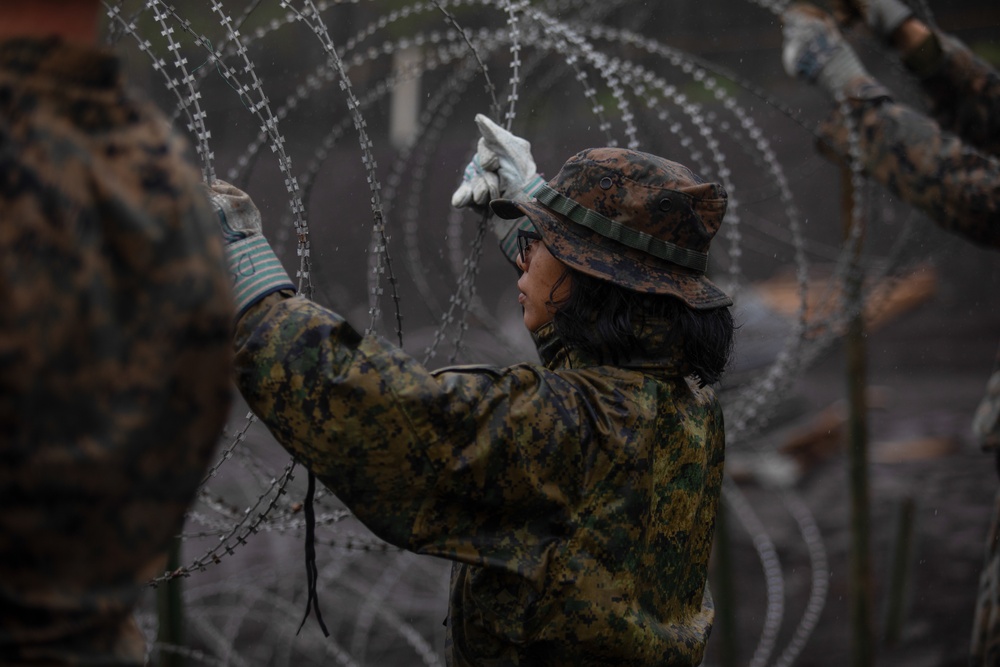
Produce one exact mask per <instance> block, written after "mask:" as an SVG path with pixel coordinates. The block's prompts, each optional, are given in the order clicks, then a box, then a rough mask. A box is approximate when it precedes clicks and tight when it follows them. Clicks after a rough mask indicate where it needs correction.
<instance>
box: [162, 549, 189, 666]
mask: <svg viewBox="0 0 1000 667" xmlns="http://www.w3.org/2000/svg"><path fill="white" fill-rule="evenodd" d="M180 550H181V540H180V538H179V537H175V538H174V539H173V542H171V544H170V552H169V553H168V554H167V570H168V571H170V572H172V571H174V570H175V569H177V568H178V567H180V560H181V559H180ZM156 606H157V612H158V615H159V621H160V623H159V628H158V629H157V631H156V641H157V642H159V643H161V644H170V645H171V646H181V645H183V643H184V603H183V600H182V599H181V580H180V577H174V578H173V579H169V580H167V581H166V582H164V583H163V584H160V586H159V588H157V589H156ZM159 654H160V655H159V661H158V663H157V664H158V665H159V666H160V667H182V666H183V664H184V658H183V656H181V655H179V654H177V653H175V652H173V651H163V650H161V651H159Z"/></svg>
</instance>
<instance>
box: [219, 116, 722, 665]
mask: <svg viewBox="0 0 1000 667" xmlns="http://www.w3.org/2000/svg"><path fill="white" fill-rule="evenodd" d="M477 122H478V123H479V125H480V129H481V131H482V132H483V139H482V140H481V142H480V149H479V151H478V153H477V156H476V159H475V160H474V161H473V162H472V163H470V165H469V168H468V169H467V171H466V182H465V183H463V185H462V186H461V188H460V189H459V191H457V192H456V195H455V199H454V201H453V203H455V204H456V205H458V206H465V205H485V204H486V203H487V202H488V201H489V200H490V199H491V198H492V197H496V196H498V195H501V194H504V195H508V196H509V195H516V196H517V197H519V198H518V199H515V200H511V199H506V200H493V201H492V206H493V210H494V211H495V212H496V213H497V214H498V215H499V216H500V218H501V219H500V220H499V221H497V227H496V229H495V231H497V233H498V235H499V236H500V237H501V239H502V241H503V243H502V247H503V248H505V249H506V253H507V256H508V258H510V259H511V260H512V261H514V262H515V263H516V265H517V266H518V267H519V268H520V269H522V271H523V273H522V274H521V277H520V279H519V281H518V288H519V290H520V292H521V295H520V297H519V300H520V301H521V303H522V305H523V307H524V321H525V325H526V326H527V327H528V329H529V330H531V331H532V335H533V336H534V339H535V342H536V345H537V347H538V353H539V356H540V357H541V361H542V363H541V364H533V363H522V364H517V365H514V366H511V367H508V368H494V367H486V366H466V367H454V368H447V369H443V370H439V371H436V372H429V371H428V370H426V369H425V368H423V367H422V366H421V365H420V364H418V363H417V362H416V361H414V360H413V359H412V358H410V357H409V356H407V355H406V354H405V353H403V352H402V351H400V350H399V349H397V348H395V347H393V346H392V345H390V344H388V343H386V342H385V341H383V340H381V339H379V338H376V337H361V336H360V335H358V334H357V333H355V331H354V330H353V329H352V328H351V327H350V326H349V325H348V324H347V323H346V322H345V321H344V320H343V319H341V318H340V317H339V316H338V315H336V314H335V313H332V312H330V311H329V310H326V309H324V308H322V307H320V306H318V305H316V304H314V303H311V302H309V301H307V300H305V299H303V298H301V297H298V296H294V295H293V293H292V291H291V289H290V288H291V284H290V282H289V281H288V278H287V276H285V275H284V273H283V271H282V270H281V268H280V265H279V264H278V262H277V259H276V258H275V257H274V255H273V253H272V252H271V251H270V249H269V247H268V246H267V242H266V241H265V240H264V238H263V236H260V234H259V232H260V226H259V219H258V216H257V214H256V213H254V212H253V211H255V207H253V206H252V203H251V202H249V199H248V198H246V195H244V194H243V193H240V192H239V191H238V190H235V189H234V188H231V186H227V185H225V184H221V183H219V184H216V186H215V189H216V199H217V204H218V206H219V207H220V209H221V210H222V211H223V212H224V216H223V217H225V218H226V219H227V220H228V223H227V225H226V227H225V233H226V237H227V241H229V245H228V246H227V255H228V256H229V258H230V262H231V265H232V267H233V270H234V271H237V272H238V273H240V277H239V278H238V280H237V286H236V292H237V302H238V308H239V309H240V311H241V317H240V319H239V320H238V325H237V335H236V348H237V354H236V365H237V383H238V385H239V387H240V389H241V390H242V392H243V395H244V397H245V398H246V399H247V401H248V403H249V404H250V406H251V407H252V409H253V410H254V412H256V413H257V414H258V415H259V416H260V417H261V419H262V420H263V421H264V422H265V423H266V424H267V425H268V427H269V428H270V429H271V431H272V433H273V434H274V435H275V437H276V438H277V439H278V441H279V442H281V443H282V444H283V445H284V446H285V447H286V448H287V449H288V450H289V451H290V452H292V454H293V455H294V456H295V457H296V458H297V459H299V460H300V461H302V462H303V463H304V464H305V465H307V466H308V467H309V469H310V470H311V471H313V472H314V473H315V474H316V475H317V476H318V477H319V479H320V480H322V482H323V483H324V484H326V485H327V486H328V487H329V488H330V489H331V490H333V491H334V492H335V493H336V494H337V495H338V497H340V499H341V500H343V501H344V502H345V503H346V505H347V506H348V507H350V508H351V509H352V510H353V511H354V513H355V514H356V515H357V516H358V518H360V519H361V520H362V521H363V522H364V523H365V524H366V525H367V526H368V527H369V528H371V529H372V530H373V531H374V532H375V533H376V534H377V535H379V536H380V537H382V538H383V539H385V540H387V541H388V542H390V543H392V544H396V545H398V546H401V547H403V548H406V549H409V550H411V551H414V552H416V553H420V554H430V555H434V556H439V557H442V558H447V559H450V560H453V561H456V563H457V565H456V567H455V569H454V571H453V577H452V586H451V599H450V605H449V607H450V610H449V619H448V637H447V641H446V644H447V646H448V649H447V659H448V662H449V664H452V665H456V666H460V665H461V666H472V665H475V666H477V667H488V666H491V665H517V664H531V665H574V666H580V665H608V664H628V665H696V664H698V663H700V662H701V658H702V655H703V652H704V648H705V643H706V640H707V638H708V634H709V631H710V629H711V625H712V620H713V615H714V609H713V606H712V601H711V596H710V595H709V592H708V588H707V584H706V578H707V567H708V559H709V553H710V550H711V542H712V531H713V526H714V521H715V513H716V508H717V503H718V499H719V493H720V484H721V479H722V465H723V457H724V441H725V437H724V433H723V420H722V413H721V410H720V406H719V404H718V402H717V400H716V398H715V395H714V393H713V391H712V390H711V389H710V388H709V387H707V386H705V385H704V382H705V381H709V382H712V381H715V380H717V379H718V377H719V375H720V374H721V372H722V370H723V368H724V367H725V365H726V363H727V361H728V358H729V353H730V351H731V345H732V338H733V322H732V317H731V315H730V313H729V309H728V306H729V305H730V304H731V301H730V299H729V297H727V296H726V295H725V294H724V293H722V292H721V291H720V290H719V289H718V288H717V287H716V286H714V285H713V284H712V283H711V282H709V281H708V280H707V278H705V276H704V271H705V268H706V265H707V261H708V255H707V253H708V249H709V243H710V241H711V238H712V237H713V235H714V234H715V233H716V231H717V230H718V228H719V225H720V224H721V222H722V217H723V214H724V212H725V208H726V193H725V191H724V190H723V189H722V188H721V186H719V185H717V184H714V183H702V182H701V181H700V180H699V179H698V178H697V177H696V176H694V175H693V174H692V173H691V172H690V171H688V170H687V169H686V168H685V167H683V166H681V165H679V164H676V163H673V162H670V161H667V160H664V159H662V158H658V157H655V156H651V155H647V154H644V153H638V152H634V151H626V150H622V149H591V150H588V151H584V152H582V153H579V154H578V155H576V156H574V157H573V158H571V159H570V160H569V161H568V162H567V163H566V164H565V165H564V166H563V168H562V170H561V171H560V172H559V174H558V175H556V176H555V178H553V179H552V180H551V181H550V182H549V183H548V184H545V183H543V182H542V181H541V179H540V178H539V177H537V175H536V174H535V166H534V161H533V160H532V159H531V157H530V151H529V148H528V143H527V142H526V141H524V140H523V139H519V138H517V137H514V136H513V135H511V134H510V133H508V132H506V131H505V130H503V129H502V128H499V127H497V126H496V125H495V124H493V123H492V122H491V121H489V120H488V119H485V118H483V117H477ZM526 192H530V193H531V194H533V195H534V196H535V197H536V198H537V201H534V202H532V201H529V200H528V198H527V195H526V194H525V193H526ZM525 215H527V218H525V217H523V216H525ZM251 219H252V220H253V222H252V223H248V222H247V220H251ZM518 219H520V224H517V223H516V222H515V221H516V220H518ZM612 238H617V239H619V240H620V242H618V241H613V240H611V239H612ZM251 267H253V268H251ZM275 290H280V291H277V292H275ZM267 294H269V296H265V295H267ZM581 304H586V305H585V306H583V305H581ZM630 308H631V310H630ZM639 312H643V313H644V315H645V317H633V318H631V319H630V318H629V315H630V314H635V313H639ZM574 317H575V318H577V319H573V318H574ZM616 317H620V319H619V320H618V321H612V320H614V319H615V318H616ZM595 318H596V319H597V320H598V322H597V323H596V324H595ZM601 323H611V324H612V325H613V326H616V327H618V329H617V332H618V333H619V334H622V337H621V340H620V345H618V344H617V343H618V341H617V340H607V339H602V338H601V334H599V333H597V330H598V328H599V326H598V324H601ZM694 327H699V328H698V329H697V330H698V331H699V332H700V334H701V336H695V335H693V332H694V330H695V328H694ZM595 341H598V342H595ZM588 343H589V345H588ZM706 356H707V357H710V359H709V360H708V361H707V362H706ZM696 376H697V377H698V378H700V380H701V381H700V382H699V381H698V379H696Z"/></svg>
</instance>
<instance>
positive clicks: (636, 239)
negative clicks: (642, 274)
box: [532, 183, 708, 273]
mask: <svg viewBox="0 0 1000 667" xmlns="http://www.w3.org/2000/svg"><path fill="white" fill-rule="evenodd" d="M532 194H534V196H535V199H536V200H537V201H538V203H540V204H544V205H545V206H547V207H548V208H551V209H552V210H553V211H556V212H557V213H562V214H563V215H565V216H566V217H567V218H569V219H570V220H572V221H573V222H575V223H577V224H578V225H583V226H584V227H586V228H587V229H590V230H591V231H594V232H597V233H598V234H600V235H601V236H604V237H605V238H609V239H611V240H612V241H618V242H619V243H621V244H623V245H627V246H628V247H629V248H635V249H636V250H641V251H642V252H645V253H648V254H650V255H652V256H654V257H659V258H660V259H663V260H666V261H668V262H671V263H673V264H679V265H680V266H685V267H687V268H689V269H693V270H695V271H698V272H699V273H705V271H706V270H707V269H708V253H704V252H698V251H696V250H688V249H687V248H681V247H680V246H678V245H675V244H673V243H670V242H669V241H663V240H661V239H658V238H656V237H654V236H650V235H649V234H646V233H645V232H640V231H637V230H635V229H630V228H629V227H626V226H625V225H622V224H619V223H617V222H615V221H614V220H610V219H608V218H605V217H604V216H603V215H601V214H600V213H598V212H597V211H593V210H591V209H589V208H587V207H585V206H583V205H581V204H579V203H578V202H575V201H573V200H572V199H570V198H569V197H566V196H564V195H561V194H559V193H558V192H557V191H556V190H554V189H553V188H551V187H550V186H549V185H548V184H545V183H543V184H541V185H540V186H539V187H538V188H537V189H536V190H535V191H534V192H533V193H532Z"/></svg>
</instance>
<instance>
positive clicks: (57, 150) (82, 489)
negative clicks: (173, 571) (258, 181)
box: [0, 0, 233, 666]
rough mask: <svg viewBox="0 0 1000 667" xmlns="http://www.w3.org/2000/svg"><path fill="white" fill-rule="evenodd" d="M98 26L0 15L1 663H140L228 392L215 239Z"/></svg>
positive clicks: (194, 181) (198, 199)
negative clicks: (137, 617)
mask: <svg viewBox="0 0 1000 667" xmlns="http://www.w3.org/2000/svg"><path fill="white" fill-rule="evenodd" d="M97 11H98V3H97V2H96V1H95V2H84V1H81V0H73V1H72V2H59V1H56V2H47V1H45V0H30V2H29V1H26V2H11V1H5V2H4V3H0V301H2V302H3V304H4V306H3V308H0V394H2V396H3V400H2V401H0V460H2V464H0V664H3V665H39V664H45V665H118V666H121V665H142V664H143V663H144V661H145V645H144V641H143V637H142V636H141V634H140V633H139V631H138V628H137V626H136V625H135V622H134V621H133V619H132V610H133V607H134V605H135V603H136V601H137V599H138V596H139V593H140V591H141V589H142V587H143V584H144V583H145V582H147V581H149V579H150V578H152V577H154V576H156V575H159V574H162V573H163V571H164V569H165V566H166V552H167V548H168V546H169V544H170V541H171V539H172V537H173V536H174V535H176V534H177V533H178V532H179V530H180V528H181V523H182V520H183V516H184V512H185V509H186V507H187V505H188V503H189V502H190V501H191V500H192V498H193V495H194V493H195V490H196V488H197V486H198V484H199V483H200V480H201V477H202V475H203V474H204V472H205V466H206V463H207V461H208V457H209V456H210V454H211V452H212V450H213V447H214V444H215V442H216V440H217V438H218V435H219V431H220V429H221V426H222V422H223V420H224V418H225V413H226V410H227V406H228V403H229V400H230V394H231V391H230V388H229V382H230V376H229V373H230V370H231V353H230V352H229V344H230V340H231V331H232V329H231V324H232V323H231V318H232V312H233V311H232V301H231V293H230V289H229V286H228V277H227V275H226V273H225V268H224V265H223V262H222V253H221V246H220V244H219V242H218V238H217V236H218V231H217V230H218V226H217V224H216V223H215V222H214V220H215V218H214V216H213V214H212V210H211V208H209V207H208V205H207V203H206V201H205V194H204V192H202V191H201V186H200V185H199V182H198V181H199V175H198V173H197V171H196V170H195V169H193V168H192V167H190V166H188V165H186V164H185V163H183V162H182V160H181V157H180V154H181V150H182V146H181V144H180V143H179V141H178V140H177V138H175V137H174V136H173V135H172V134H171V133H170V131H169V129H168V127H167V124H166V122H165V120H164V119H163V118H162V116H161V115H159V114H158V113H155V112H154V111H153V110H152V109H151V108H149V107H148V106H147V105H146V104H144V103H141V102H137V101H136V100H134V99H132V98H131V97H130V96H128V95H127V94H126V93H125V92H124V89H123V84H122V80H121V76H120V74H119V65H118V61H117V60H116V59H115V58H114V57H113V56H112V55H111V54H110V53H107V52H105V51H104V50H102V49H98V48H96V47H94V46H93V43H94V40H95V39H96V35H95V33H96V17H97ZM32 21H34V23H32ZM39 32H40V33H42V34H43V36H38V35H37V34H36V33H39ZM54 35H59V36H58V37H56V36H54Z"/></svg>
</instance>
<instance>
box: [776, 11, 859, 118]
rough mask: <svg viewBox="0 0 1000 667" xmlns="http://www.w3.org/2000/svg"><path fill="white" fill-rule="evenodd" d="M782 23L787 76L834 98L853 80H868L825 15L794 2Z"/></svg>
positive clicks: (849, 48) (783, 16) (834, 26)
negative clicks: (813, 84) (815, 84)
mask: <svg viewBox="0 0 1000 667" xmlns="http://www.w3.org/2000/svg"><path fill="white" fill-rule="evenodd" d="M781 21H782V35H783V37H784V46H783V48H782V54H781V55H782V58H781V60H782V64H783V65H784V66H785V71H786V72H787V73H788V75H789V76H793V77H799V78H801V79H805V80H806V81H809V82H810V83H813V82H815V83H818V84H819V85H820V86H821V87H822V88H824V89H826V90H827V92H829V93H830V95H832V96H833V97H834V98H836V97H838V96H839V95H841V94H842V93H843V92H844V90H845V89H846V88H847V86H848V84H850V83H851V82H852V81H855V80H856V79H860V78H871V76H870V75H869V74H868V71H867V70H866V69H865V67H864V65H862V64H861V61H860V60H859V59H858V57H857V55H856V54H855V53H854V50H853V49H852V48H851V47H850V45H848V43H847V42H846V41H844V38H843V37H842V36H841V34H840V31H839V30H837V25H836V24H835V23H834V21H833V18H832V17H830V16H829V15H828V14H826V12H824V11H822V10H820V9H819V8H817V7H814V6H813V5H809V4H806V3H793V4H791V5H789V6H788V7H787V8H786V9H785V11H784V13H783V14H782V16H781Z"/></svg>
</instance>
